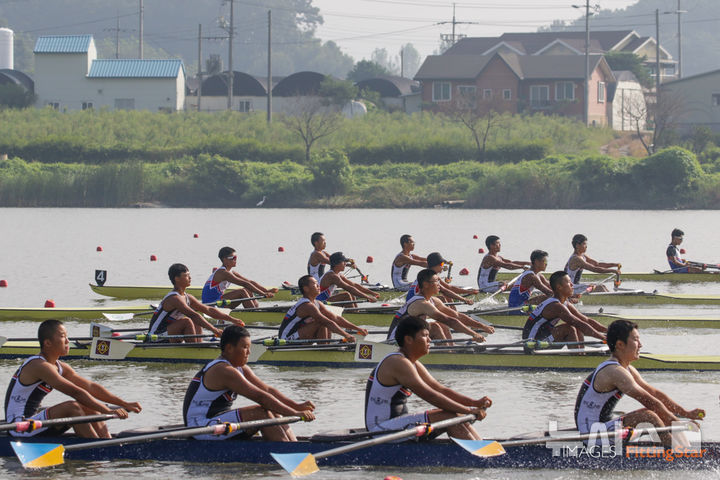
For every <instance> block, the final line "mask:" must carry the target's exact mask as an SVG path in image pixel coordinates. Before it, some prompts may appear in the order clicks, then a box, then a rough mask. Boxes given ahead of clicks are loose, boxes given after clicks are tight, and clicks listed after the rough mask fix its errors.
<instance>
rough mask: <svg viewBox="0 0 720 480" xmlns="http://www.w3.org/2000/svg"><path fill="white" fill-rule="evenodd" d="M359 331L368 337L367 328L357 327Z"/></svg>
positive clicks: (359, 333)
mask: <svg viewBox="0 0 720 480" xmlns="http://www.w3.org/2000/svg"><path fill="white" fill-rule="evenodd" d="M357 333H358V335H362V336H363V337H367V336H368V331H367V330H365V329H364V328H358V329H357Z"/></svg>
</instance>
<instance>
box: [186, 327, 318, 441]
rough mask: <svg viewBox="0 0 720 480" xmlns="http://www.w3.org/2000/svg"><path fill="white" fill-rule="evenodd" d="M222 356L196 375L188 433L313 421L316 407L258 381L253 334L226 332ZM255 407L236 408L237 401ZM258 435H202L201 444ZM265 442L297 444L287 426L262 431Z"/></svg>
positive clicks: (245, 432)
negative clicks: (291, 419)
mask: <svg viewBox="0 0 720 480" xmlns="http://www.w3.org/2000/svg"><path fill="white" fill-rule="evenodd" d="M220 351H221V353H220V356H219V357H218V358H216V359H215V360H213V361H211V362H209V363H208V364H207V365H205V366H204V367H203V368H202V369H200V371H199V372H198V373H197V374H195V377H193V379H192V381H191V382H190V385H189V386H188V389H187V391H186V392H185V401H184V402H183V420H184V422H185V425H186V426H188V427H204V426H207V425H213V424H216V423H224V422H230V423H239V422H249V421H252V420H264V419H267V418H275V417H278V416H298V417H302V418H303V420H305V421H308V422H310V421H313V420H315V414H314V413H313V411H314V410H315V405H313V403H312V402H310V401H304V402H300V403H298V402H295V401H293V400H291V399H290V398H288V397H286V396H285V395H283V394H282V393H280V391H279V390H277V389H275V388H273V387H271V386H269V385H267V384H266V383H265V382H263V381H262V380H260V379H259V378H258V377H257V376H256V375H255V373H253V371H252V370H251V369H250V367H248V366H247V362H248V357H249V356H250V333H248V331H247V330H246V329H245V328H243V327H239V326H236V325H231V326H229V327H227V328H226V329H225V330H224V331H223V333H222V337H221V338H220ZM238 395H240V396H242V397H245V398H247V399H248V400H251V401H253V402H255V403H256V405H252V406H247V407H241V408H237V409H233V408H232V404H233V401H234V400H235V398H237V396H238ZM256 432H257V430H238V431H235V432H232V433H230V434H228V435H198V436H196V437H195V438H197V439H201V440H225V439H227V438H231V437H240V438H249V437H252V436H253V435H254V434H255V433H256ZM260 432H261V433H262V436H263V438H265V439H266V440H272V441H275V442H295V441H297V439H296V438H295V434H294V433H293V431H292V430H291V429H290V427H289V426H288V425H275V426H269V427H263V428H261V429H260Z"/></svg>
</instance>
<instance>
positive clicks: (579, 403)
mask: <svg viewBox="0 0 720 480" xmlns="http://www.w3.org/2000/svg"><path fill="white" fill-rule="evenodd" d="M608 365H620V364H619V363H618V362H617V360H614V359H610V360H606V361H604V362H602V363H601V364H600V365H598V366H597V368H596V369H595V371H594V372H593V373H591V374H590V375H588V377H587V378H586V379H585V381H584V382H583V384H582V386H581V387H580V391H579V392H578V395H577V400H576V401H575V425H577V428H578V431H579V432H580V433H581V434H583V433H589V432H590V431H597V427H596V428H593V424H596V423H604V424H605V428H606V429H607V430H608V431H614V430H616V429H617V428H622V417H620V418H612V413H613V410H614V409H615V405H617V403H618V401H620V399H621V398H622V396H623V393H622V392H621V391H620V390H618V389H617V388H615V389H613V390H610V391H609V392H598V391H597V390H595V377H596V376H597V374H598V372H599V371H600V370H602V369H603V368H605V367H607V366H608Z"/></svg>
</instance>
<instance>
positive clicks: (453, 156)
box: [0, 109, 720, 208]
mask: <svg viewBox="0 0 720 480" xmlns="http://www.w3.org/2000/svg"><path fill="white" fill-rule="evenodd" d="M341 122H342V125H341V127H340V128H339V129H338V130H337V131H336V132H335V133H334V134H333V135H330V136H328V137H326V138H323V139H322V140H321V141H319V142H318V145H317V146H316V147H314V150H313V154H312V156H311V158H310V161H309V162H308V161H306V157H305V149H304V146H303V144H302V143H301V141H300V139H299V138H297V136H296V135H295V134H294V133H293V132H292V131H291V130H289V129H287V128H286V127H285V126H284V125H283V124H282V122H276V123H274V124H273V125H272V126H270V127H269V126H268V125H267V124H266V123H265V120H264V116H262V115H242V114H238V113H218V114H197V113H184V114H176V115H165V114H153V113H148V112H123V111H115V112H109V111H94V112H93V111H85V112H76V113H67V114H66V113H60V112H55V111H52V110H36V109H27V110H20V111H10V110H5V111H0V155H1V154H6V155H7V156H8V158H6V159H0V206H57V207H85V206H87V207H125V206H132V205H143V204H155V205H167V206H182V207H248V206H254V205H255V203H257V202H258V201H259V200H260V199H262V197H263V196H266V197H267V201H266V203H265V206H271V207H301V206H304V207H332V206H337V207H430V206H433V205H435V204H440V203H442V202H443V201H444V200H465V205H466V206H468V207H476V208H718V207H720V173H718V172H720V154H718V153H717V152H718V150H717V149H714V148H712V146H710V147H708V148H707V149H705V150H704V151H703V153H702V154H701V155H700V156H699V158H700V159H701V161H702V162H703V163H702V164H701V163H699V162H698V159H697V157H696V156H695V154H694V153H691V152H690V151H687V150H683V149H680V148H670V149H666V150H662V151H660V152H658V153H656V154H655V155H653V156H650V157H646V158H631V157H621V158H617V157H610V156H603V155H598V154H597V153H596V152H598V151H599V150H600V146H602V145H604V144H607V143H608V142H610V141H611V140H612V139H613V137H614V135H615V134H614V133H613V132H612V131H610V130H607V129H586V128H584V127H582V126H581V125H579V124H577V123H575V122H572V121H570V120H568V119H564V118H554V117H545V116H538V117H522V116H515V117H508V118H506V119H505V120H504V121H503V122H502V125H503V128H502V129H497V130H496V131H494V132H491V134H490V139H489V142H488V148H487V151H486V152H485V156H484V159H485V161H483V162H480V161H478V160H477V147H476V145H475V143H474V140H473V139H472V137H471V135H470V134H469V133H468V131H467V130H466V129H464V128H463V127H462V126H461V125H458V123H457V122H452V121H449V120H447V119H446V118H444V117H442V116H438V115H414V116H412V117H408V116H406V115H404V114H390V113H385V112H371V114H369V115H367V116H365V117H363V118H360V119H354V120H341ZM0 158H4V157H0Z"/></svg>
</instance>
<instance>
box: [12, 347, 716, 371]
mask: <svg viewBox="0 0 720 480" xmlns="http://www.w3.org/2000/svg"><path fill="white" fill-rule="evenodd" d="M108 345H109V344H107V345H105V346H103V347H102V348H104V349H106V351H107V349H109V348H110V347H109V346H108ZM255 347H256V346H255V345H253V348H255ZM377 348H378V347H377V344H373V342H363V341H360V342H358V343H357V344H355V345H346V346H332V345H331V346H323V345H318V346H307V347H294V348H287V347H277V348H274V347H268V348H267V350H266V351H264V352H263V353H262V354H260V355H259V356H258V358H257V360H256V362H255V363H258V364H265V365H276V366H290V367H308V366H311V367H342V368H369V367H371V366H372V365H373V364H374V362H377V361H378V360H379V358H378V357H379V355H378V353H377V351H376V352H373V349H377ZM38 349H39V345H38V343H37V341H15V340H8V341H7V342H5V344H4V345H2V346H0V358H6V359H11V358H27V357H30V356H32V355H36V354H37V352H38ZM219 353H220V349H219V347H218V343H217V342H208V343H196V344H152V343H150V344H148V343H137V344H134V348H133V349H132V350H131V351H130V352H129V353H128V354H127V355H126V356H125V357H124V361H128V362H173V363H205V362H208V361H210V360H212V359H214V358H216V357H217V356H218V355H219ZM585 353H586V354H585V355H575V354H571V353H570V352H568V350H538V351H537V352H536V353H525V352H523V350H522V348H521V347H518V348H515V349H504V350H495V351H492V352H473V351H470V350H468V349H462V348H458V349H457V350H453V351H448V350H443V351H432V350H431V352H430V353H429V354H428V355H427V356H425V357H424V358H423V364H425V365H427V366H429V367H432V368H441V369H478V370H483V369H513V370H514V369H529V370H533V369H534V370H592V369H594V368H595V367H596V366H597V365H598V364H599V363H600V362H601V361H602V360H603V359H605V358H606V357H607V355H606V354H605V353H603V352H600V351H596V350H588V349H586V350H585ZM251 356H252V354H251ZM89 357H90V342H86V341H71V342H70V351H69V352H68V355H65V356H63V358H67V359H83V360H87V359H88V358H89ZM380 357H381V356H380ZM356 358H357V360H356ZM633 366H635V367H636V368H638V369H640V370H702V371H720V355H714V356H713V355H660V354H649V353H643V354H641V355H640V359H638V360H637V361H635V362H633Z"/></svg>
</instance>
